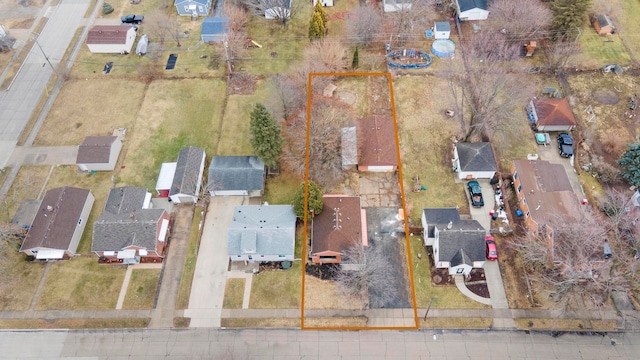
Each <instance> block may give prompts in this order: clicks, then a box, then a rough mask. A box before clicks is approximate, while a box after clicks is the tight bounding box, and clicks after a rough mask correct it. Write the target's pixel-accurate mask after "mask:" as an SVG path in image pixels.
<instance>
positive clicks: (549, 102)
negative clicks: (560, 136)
mask: <svg viewBox="0 0 640 360" xmlns="http://www.w3.org/2000/svg"><path fill="white" fill-rule="evenodd" d="M529 109H531V114H532V116H533V122H534V123H535V125H536V127H537V129H538V131H571V130H573V129H574V128H575V127H576V125H577V122H576V118H575V117H574V116H573V112H572V111H571V105H569V100H568V99H567V98H542V99H533V100H531V102H530V103H529Z"/></svg>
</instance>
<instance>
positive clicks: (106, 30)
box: [87, 25, 136, 54]
mask: <svg viewBox="0 0 640 360" xmlns="http://www.w3.org/2000/svg"><path fill="white" fill-rule="evenodd" d="M135 41H136V28H134V27H133V26H130V25H96V26H94V27H92V28H91V30H89V34H88V35H87V47H89V51H91V52H92V53H94V54H128V53H129V52H131V48H133V43H134V42H135Z"/></svg>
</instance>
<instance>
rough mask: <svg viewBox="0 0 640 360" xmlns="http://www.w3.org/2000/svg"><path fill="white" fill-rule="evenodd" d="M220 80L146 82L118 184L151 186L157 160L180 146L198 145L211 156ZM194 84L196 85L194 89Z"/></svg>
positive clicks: (221, 86)
mask: <svg viewBox="0 0 640 360" xmlns="http://www.w3.org/2000/svg"><path fill="white" fill-rule="evenodd" d="M224 87H225V83H224V82H223V81H220V80H202V79H183V80H158V81H154V82H153V83H151V85H150V86H149V89H148V90H147V93H146V96H145V98H144V100H143V102H142V106H141V107H140V111H139V115H138V117H137V119H136V121H135V125H134V127H133V129H132V130H133V131H132V132H131V133H127V142H128V144H127V145H125V146H126V147H127V154H126V158H125V160H124V163H123V165H124V166H125V168H124V169H122V170H121V171H120V175H119V177H118V185H137V186H143V187H147V188H149V189H153V188H154V186H155V183H156V178H157V176H158V173H159V172H160V165H161V164H162V163H163V162H169V161H176V159H177V157H178V153H179V152H180V149H181V148H183V147H185V146H188V145H193V146H199V147H202V148H204V149H205V151H206V153H207V154H208V155H209V156H211V154H213V153H214V149H215V144H214V142H215V139H216V138H217V133H218V124H219V119H220V114H221V111H222V101H223V99H224V95H223V94H224V91H225V90H224ZM195 89H197V90H195Z"/></svg>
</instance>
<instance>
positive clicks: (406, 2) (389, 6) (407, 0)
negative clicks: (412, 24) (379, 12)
mask: <svg viewBox="0 0 640 360" xmlns="http://www.w3.org/2000/svg"><path fill="white" fill-rule="evenodd" d="M412 2H413V0H383V3H384V7H383V8H384V12H395V11H401V10H411V3H412Z"/></svg>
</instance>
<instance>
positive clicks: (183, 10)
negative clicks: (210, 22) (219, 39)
mask: <svg viewBox="0 0 640 360" xmlns="http://www.w3.org/2000/svg"><path fill="white" fill-rule="evenodd" d="M213 3H215V2H213ZM173 5H174V6H175V7H176V11H178V15H181V16H194V15H195V16H207V15H208V14H209V11H211V7H212V1H211V0H175V1H174V2H173Z"/></svg>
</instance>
